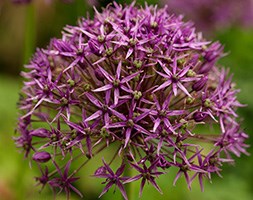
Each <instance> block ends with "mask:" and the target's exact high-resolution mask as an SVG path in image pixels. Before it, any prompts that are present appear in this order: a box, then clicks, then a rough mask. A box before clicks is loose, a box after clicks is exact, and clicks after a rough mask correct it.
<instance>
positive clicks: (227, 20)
mask: <svg viewBox="0 0 253 200" xmlns="http://www.w3.org/2000/svg"><path fill="white" fill-rule="evenodd" d="M162 4H165V5H168V7H169V8H170V10H171V12H175V13H177V14H183V15H185V17H187V18H188V19H191V20H193V21H194V23H196V26H197V27H198V28H200V29H201V30H202V31H204V30H205V31H206V32H207V33H208V31H219V30H223V29H224V28H230V27H231V26H234V25H237V26H244V27H253V1H251V0H242V1H236V0H232V1H231V0H223V1H220V0H201V1H199V0H191V1H189V0H163V1H162Z"/></svg>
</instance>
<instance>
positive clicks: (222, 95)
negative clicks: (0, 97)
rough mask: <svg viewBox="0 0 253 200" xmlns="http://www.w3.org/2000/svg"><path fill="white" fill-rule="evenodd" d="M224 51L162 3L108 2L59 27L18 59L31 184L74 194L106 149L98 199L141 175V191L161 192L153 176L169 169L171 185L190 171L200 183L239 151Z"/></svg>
mask: <svg viewBox="0 0 253 200" xmlns="http://www.w3.org/2000/svg"><path fill="white" fill-rule="evenodd" d="M223 55H224V53H223V47H222V46H221V44H220V43H218V42H213V43H212V42H209V41H206V40H205V39H203V38H202V34H201V33H196V32H195V28H194V27H193V26H192V24H191V23H185V22H184V21H182V18H181V17H177V16H174V15H170V14H169V13H168V11H167V8H166V7H165V8H163V9H158V8H157V7H156V6H148V5H146V6H145V7H143V8H142V7H137V6H135V5H134V3H132V4H131V5H129V6H122V5H118V4H117V3H114V4H113V5H111V6H108V7H107V8H105V9H104V10H103V12H102V13H98V12H97V11H96V14H95V17H94V19H93V20H91V19H84V18H83V19H80V20H79V23H78V25H77V26H66V27H65V28H64V31H63V35H62V38H60V39H52V40H51V42H50V44H49V46H48V47H47V48H46V49H38V50H37V52H36V54H35V55H34V57H33V59H32V60H31V61H30V63H29V64H28V65H26V68H27V69H28V72H24V73H22V75H23V77H24V78H25V79H26V81H25V82H24V87H23V89H22V92H21V97H20V102H19V108H20V113H21V116H20V118H19V122H18V128H17V130H18V133H19V134H20V135H19V137H17V138H16V144H17V146H18V147H21V148H22V149H23V150H24V154H25V156H26V157H28V158H31V159H32V160H33V161H34V162H35V163H37V164H38V166H39V169H40V170H41V172H42V176H41V177H37V180H38V181H39V182H40V183H41V184H42V185H43V186H44V185H49V186H51V187H52V188H53V189H54V190H57V189H59V190H61V191H65V192H66V193H67V195H69V194H70V191H71V190H73V191H74V192H76V193H78V194H79V195H81V193H80V192H79V191H78V190H77V188H75V187H74V186H73V184H72V183H73V182H74V181H76V180H77V179H78V178H76V175H77V173H78V172H79V171H80V170H81V169H82V168H83V167H84V166H85V164H86V163H87V162H88V161H89V160H90V159H93V158H94V157H96V155H97V154H98V153H99V152H101V151H103V150H104V149H106V148H107V147H111V151H112V152H111V157H104V159H103V165H102V167H101V166H99V167H98V168H97V170H96V171H95V170H94V171H95V173H94V176H95V177H100V178H104V179H105V182H104V183H106V186H105V188H104V190H103V192H102V194H101V195H103V194H104V193H106V192H107V191H108V190H109V189H110V188H111V187H112V186H113V185H115V186H116V187H118V188H119V190H120V192H121V193H122V195H123V196H124V198H125V199H127V194H126V192H125V189H124V185H125V184H129V183H130V182H133V181H137V180H139V179H141V186H140V194H141V193H142V190H143V188H144V186H145V184H146V183H147V182H149V183H151V184H152V185H153V186H154V187H155V188H156V189H157V190H158V191H161V190H160V188H159V186H158V185H157V183H156V179H157V178H158V177H159V176H161V175H163V174H165V173H166V172H167V171H168V169H169V168H176V169H178V172H177V174H176V175H175V181H174V184H175V183H176V181H177V180H178V178H180V176H183V177H185V179H186V182H187V184H188V187H189V188H190V187H191V183H192V181H193V179H194V178H196V177H198V180H199V182H200V186H201V188H202V189H203V183H202V182H203V178H208V179H211V174H213V173H218V174H219V173H220V171H221V166H222V164H223V163H226V162H229V163H231V162H233V158H232V154H235V155H236V156H240V154H241V153H245V154H247V152H246V148H247V145H246V144H245V143H244V142H245V139H246V138H247V137H248V136H247V135H246V134H245V133H244V132H243V131H242V130H241V128H240V126H239V123H238V122H237V121H238V120H237V118H238V116H237V114H236V109H237V107H241V106H242V105H241V104H240V103H239V102H238V101H237V100H236V94H237V92H238V90H237V89H235V84H234V83H233V82H232V80H231V77H228V73H227V71H226V70H224V69H220V68H219V67H217V65H216V62H217V60H218V59H219V58H220V57H221V56H223ZM73 162H74V163H75V164H79V165H80V166H79V167H78V168H77V169H72V168H71V164H72V163H73ZM115 162H118V163H121V164H119V165H118V169H116V170H115V171H114V170H113V169H112V166H111V163H115ZM49 166H50V167H49ZM72 166H73V165H72ZM130 169H131V170H133V171H135V172H134V173H133V174H135V175H134V176H132V177H129V176H126V175H124V174H126V173H125V172H127V171H128V170H130ZM70 172H72V173H70Z"/></svg>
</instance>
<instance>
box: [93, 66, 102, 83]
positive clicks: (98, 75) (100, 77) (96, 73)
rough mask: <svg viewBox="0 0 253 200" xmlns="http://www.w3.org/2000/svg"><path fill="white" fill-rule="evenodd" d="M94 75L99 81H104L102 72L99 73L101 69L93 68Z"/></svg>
mask: <svg viewBox="0 0 253 200" xmlns="http://www.w3.org/2000/svg"><path fill="white" fill-rule="evenodd" d="M94 73H95V76H96V78H97V79H98V80H100V81H104V80H105V77H104V76H103V74H102V73H101V71H100V70H99V69H98V68H97V69H95V72H94Z"/></svg>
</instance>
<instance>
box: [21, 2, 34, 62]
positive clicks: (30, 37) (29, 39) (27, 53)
mask: <svg viewBox="0 0 253 200" xmlns="http://www.w3.org/2000/svg"><path fill="white" fill-rule="evenodd" d="M35 39H36V20H35V5H34V3H30V4H29V5H27V8H26V19H25V38H24V58H23V59H24V60H23V61H24V63H27V62H28V61H29V59H30V57H31V56H32V54H33V52H34V50H35Z"/></svg>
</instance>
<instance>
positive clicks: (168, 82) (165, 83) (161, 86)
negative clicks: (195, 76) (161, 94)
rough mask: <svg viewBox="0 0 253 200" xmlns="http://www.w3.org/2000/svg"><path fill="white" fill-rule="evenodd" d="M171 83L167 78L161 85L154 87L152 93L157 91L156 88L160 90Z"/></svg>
mask: <svg viewBox="0 0 253 200" xmlns="http://www.w3.org/2000/svg"><path fill="white" fill-rule="evenodd" d="M170 84H171V80H168V81H166V82H164V83H163V84H162V85H160V86H159V87H158V88H156V89H155V90H154V91H153V92H152V93H155V92H157V91H158V90H161V89H163V88H166V87H167V86H169V85H170Z"/></svg>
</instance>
